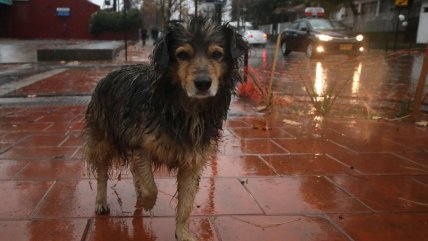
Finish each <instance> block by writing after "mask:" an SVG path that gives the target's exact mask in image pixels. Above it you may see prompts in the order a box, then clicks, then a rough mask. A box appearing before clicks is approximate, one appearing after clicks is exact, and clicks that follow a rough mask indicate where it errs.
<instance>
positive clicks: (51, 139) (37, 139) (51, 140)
mask: <svg viewBox="0 0 428 241" xmlns="http://www.w3.org/2000/svg"><path fill="white" fill-rule="evenodd" d="M65 138H66V137H65V136H64V135H39V134H37V135H32V136H29V137H27V138H25V139H24V140H22V141H20V142H19V143H17V144H16V146H26V147H28V146H50V147H56V146H58V145H59V144H61V142H62V141H64V139H65Z"/></svg>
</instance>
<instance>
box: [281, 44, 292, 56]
mask: <svg viewBox="0 0 428 241" xmlns="http://www.w3.org/2000/svg"><path fill="white" fill-rule="evenodd" d="M281 52H282V55H284V56H287V55H289V54H290V53H291V51H290V50H288V49H287V44H286V43H285V41H282V43H281Z"/></svg>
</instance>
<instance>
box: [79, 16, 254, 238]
mask: <svg viewBox="0 0 428 241" xmlns="http://www.w3.org/2000/svg"><path fill="white" fill-rule="evenodd" d="M247 48H248V47H247V45H246V44H245V43H244V41H243V40H242V37H241V36H240V35H239V34H237V33H236V32H235V31H234V30H233V29H232V28H230V27H229V26H228V25H217V24H215V23H212V22H210V21H208V20H207V19H204V18H194V19H192V20H190V21H189V22H187V23H186V24H178V23H172V24H170V25H169V27H168V28H167V31H166V32H165V34H164V36H163V37H162V38H161V39H160V40H159V41H158V43H157V45H156V46H155V49H154V51H153V58H152V61H151V64H148V65H133V66H127V67H124V68H123V69H121V70H119V71H116V72H113V73H111V74H109V75H108V76H107V77H105V78H104V79H102V80H101V81H100V82H99V84H98V86H97V87H96V89H95V92H94V94H93V96H92V100H91V102H90V104H89V106H88V110H87V113H86V120H87V126H86V128H85V129H84V147H85V159H86V162H87V164H88V167H89V168H90V170H91V171H92V172H93V173H94V175H95V177H96V178H97V197H96V202H95V212H96V213H97V214H104V213H108V212H109V207H108V205H107V179H108V177H109V174H110V173H111V170H112V169H114V168H115V167H118V166H121V165H125V166H127V165H129V167H130V170H131V173H132V174H133V179H134V184H135V189H136V192H137V205H140V206H142V207H143V208H144V209H146V210H151V209H152V208H153V206H154V205H155V202H156V198H157V194H158V190H157V187H156V184H155V181H154V178H153V172H152V170H153V167H159V166H161V165H166V166H167V167H168V168H169V170H177V171H178V174H177V182H178V184H177V186H178V196H177V198H178V205H177V217H176V231H175V235H176V238H177V240H179V241H184V240H187V241H190V240H193V238H192V236H191V234H190V232H189V221H190V214H191V212H192V207H193V201H194V198H195V195H196V192H197V190H198V186H199V179H200V175H201V171H202V169H203V167H204V165H205V163H206V162H207V161H208V160H210V158H212V156H213V155H214V154H215V152H216V151H217V143H218V140H219V137H220V134H221V133H220V132H221V130H222V125H223V121H224V120H225V119H226V116H227V111H228V109H229V104H230V100H231V95H232V93H233V91H234V87H235V84H236V83H237V82H238V81H240V80H241V78H240V76H239V73H238V63H239V60H240V58H241V56H242V55H243V54H244V52H245V51H247Z"/></svg>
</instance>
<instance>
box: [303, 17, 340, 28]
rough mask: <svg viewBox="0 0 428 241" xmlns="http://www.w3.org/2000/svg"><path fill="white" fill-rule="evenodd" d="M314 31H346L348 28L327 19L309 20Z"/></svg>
mask: <svg viewBox="0 0 428 241" xmlns="http://www.w3.org/2000/svg"><path fill="white" fill-rule="evenodd" d="M309 22H310V23H311V26H312V28H313V29H314V30H345V29H346V26H345V25H344V24H343V23H341V22H338V21H332V20H327V19H311V20H309Z"/></svg>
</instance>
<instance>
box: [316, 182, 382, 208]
mask: <svg viewBox="0 0 428 241" xmlns="http://www.w3.org/2000/svg"><path fill="white" fill-rule="evenodd" d="M324 178H325V179H326V180H327V181H329V182H330V183H331V184H333V185H334V186H335V187H337V188H338V189H339V190H342V191H343V192H344V193H346V194H348V195H349V196H350V197H351V198H353V199H354V200H356V201H358V202H359V203H361V204H362V205H363V206H364V207H366V208H367V209H368V210H370V211H371V212H372V213H376V211H375V210H374V209H373V208H371V207H370V206H369V205H367V204H366V203H364V202H363V201H361V200H360V199H359V198H357V197H356V196H354V195H353V194H352V193H351V192H348V190H346V189H345V188H343V187H341V186H340V185H339V184H337V183H336V182H334V181H333V180H332V179H331V178H329V177H326V176H324Z"/></svg>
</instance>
